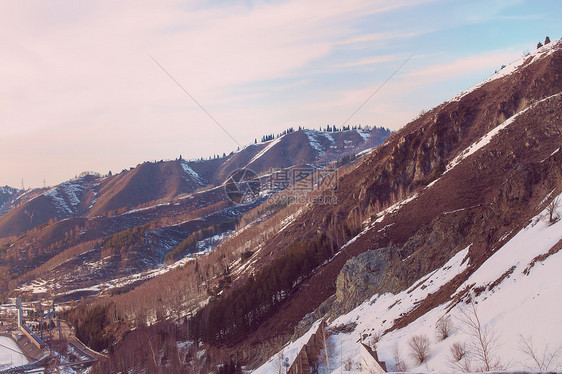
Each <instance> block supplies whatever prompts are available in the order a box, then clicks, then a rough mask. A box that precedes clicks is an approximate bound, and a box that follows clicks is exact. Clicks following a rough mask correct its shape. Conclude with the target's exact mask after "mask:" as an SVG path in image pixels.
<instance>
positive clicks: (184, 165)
mask: <svg viewBox="0 0 562 374" xmlns="http://www.w3.org/2000/svg"><path fill="white" fill-rule="evenodd" d="M181 167H182V168H183V171H184V172H185V174H186V176H187V178H188V179H189V180H190V181H194V182H196V183H197V184H199V185H204V184H205V182H204V181H203V178H201V176H199V174H197V173H196V172H195V170H193V169H192V168H191V167H190V166H189V163H188V162H187V161H184V160H182V161H181Z"/></svg>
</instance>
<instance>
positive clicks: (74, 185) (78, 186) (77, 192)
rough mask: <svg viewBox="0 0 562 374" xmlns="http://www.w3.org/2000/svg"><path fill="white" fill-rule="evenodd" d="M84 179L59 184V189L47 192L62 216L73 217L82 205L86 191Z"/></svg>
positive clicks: (46, 194)
mask: <svg viewBox="0 0 562 374" xmlns="http://www.w3.org/2000/svg"><path fill="white" fill-rule="evenodd" d="M83 182H84V181H83V179H82V178H80V179H77V180H73V181H69V182H64V183H61V184H59V185H58V186H57V187H55V188H53V189H51V190H49V191H47V192H45V194H44V195H45V196H46V197H48V198H49V199H50V200H51V201H52V202H53V204H54V205H55V207H56V209H57V211H58V212H59V213H61V214H64V215H67V216H71V215H74V214H76V212H77V209H78V206H79V205H80V198H81V197H82V195H83V194H84V191H85V190H86V186H84V184H83Z"/></svg>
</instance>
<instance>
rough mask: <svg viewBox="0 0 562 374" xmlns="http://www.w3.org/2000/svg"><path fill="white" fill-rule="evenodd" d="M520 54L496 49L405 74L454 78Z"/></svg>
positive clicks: (508, 61)
mask: <svg viewBox="0 0 562 374" xmlns="http://www.w3.org/2000/svg"><path fill="white" fill-rule="evenodd" d="M520 56H521V52H520V51H519V52H515V51H514V50H509V51H496V52H492V53H486V54H480V55H475V56H467V57H463V58H459V59H456V60H454V61H450V62H443V63H436V64H432V65H429V66H426V67H423V68H420V69H418V70H415V71H413V72H410V73H408V74H406V77H408V78H424V79H425V80H443V79H454V78H455V77H459V76H466V75H470V74H473V73H475V72H481V71H485V70H490V71H491V72H493V69H494V67H496V68H497V69H499V68H500V66H501V65H502V64H503V65H505V64H508V63H510V62H512V61H514V60H515V59H517V58H518V57H520Z"/></svg>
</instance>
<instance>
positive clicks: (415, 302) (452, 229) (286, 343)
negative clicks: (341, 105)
mask: <svg viewBox="0 0 562 374" xmlns="http://www.w3.org/2000/svg"><path fill="white" fill-rule="evenodd" d="M561 73H562V42H561V41H560V40H559V41H555V42H552V43H549V44H547V45H545V46H544V47H541V48H539V49H538V50H536V51H534V52H533V53H530V54H528V55H526V56H524V57H523V58H521V59H520V60H518V61H516V62H514V63H512V64H511V65H508V66H507V67H505V68H503V69H501V70H500V71H499V72H497V73H496V74H494V75H493V76H491V77H490V78H488V79H486V80H485V81H483V82H482V83H480V84H478V85H476V86H475V87H473V88H471V89H469V90H467V91H465V92H463V93H461V94H459V95H457V96H456V97H454V98H452V99H451V100H448V101H446V102H444V103H442V104H441V105H439V106H437V107H435V108H433V109H432V110H430V111H428V112H427V113H424V114H423V115H421V116H420V117H419V118H417V119H415V120H413V121H412V122H410V123H408V124H406V125H405V126H404V127H403V128H402V129H401V130H400V131H398V132H396V133H394V134H392V135H391V136H390V137H388V138H387V139H386V140H384V142H383V143H382V144H381V145H380V146H378V147H375V148H373V149H370V148H371V145H367V144H366V143H367V142H368V141H369V140H367V141H366V142H364V143H363V142H361V143H358V144H355V143H354V141H355V140H354V139H357V141H360V139H359V138H358V137H357V135H359V136H361V135H362V132H359V131H355V130H351V131H342V132H336V133H325V132H324V133H322V132H312V131H310V130H304V131H303V130H300V131H295V132H290V133H288V134H286V135H284V136H283V137H280V138H278V139H273V140H269V141H268V142H265V143H263V144H257V145H256V144H255V145H250V146H248V147H246V148H244V149H243V150H240V151H238V152H237V153H233V154H231V155H229V156H226V157H225V158H224V160H223V161H220V160H221V159H219V158H215V159H213V160H206V161H199V162H195V161H191V162H184V161H183V160H177V161H174V162H175V163H176V165H177V166H178V167H176V168H174V170H180V167H179V166H182V165H184V164H187V165H188V166H189V169H190V170H193V173H191V172H189V173H188V174H190V175H191V176H192V178H191V179H190V180H191V181H194V180H204V181H205V183H207V187H203V188H200V189H198V190H194V192H191V193H185V194H180V195H177V196H175V197H172V198H171V199H169V197H165V198H163V197H161V198H160V200H157V201H153V202H151V203H148V204H147V205H146V206H144V205H141V206H139V207H131V206H127V204H128V203H127V202H122V203H113V204H114V205H113V206H112V208H111V209H114V208H115V207H117V206H123V208H117V209H118V210H117V211H111V210H108V209H109V207H107V208H103V209H102V208H100V211H99V213H96V215H93V216H91V217H90V216H87V214H90V213H86V216H83V217H78V216H76V217H72V218H70V219H63V220H59V221H54V222H51V223H49V224H47V225H45V226H44V227H40V226H37V227H35V228H34V229H33V230H31V231H28V232H27V233H26V234H24V235H22V236H21V237H19V238H17V240H15V241H12V239H10V240H4V242H0V245H3V247H1V248H2V249H3V252H4V258H3V264H6V263H8V264H9V265H10V266H11V267H9V271H11V273H10V274H9V275H10V278H5V279H4V282H3V284H6V286H5V287H6V292H7V293H8V294H11V295H15V294H23V295H25V296H26V297H29V298H33V297H34V295H35V297H37V295H46V294H51V295H53V296H52V297H53V298H54V299H55V300H56V302H57V303H58V304H59V307H60V308H61V309H65V310H66V312H67V313H66V314H65V318H66V319H67V320H68V322H69V323H71V324H72V325H73V326H74V329H75V331H76V334H77V336H78V337H79V338H80V340H82V341H83V342H85V343H86V344H88V345H89V346H90V347H92V348H94V349H97V350H104V352H105V353H106V354H107V355H108V357H106V358H104V359H100V360H99V361H98V362H97V363H96V364H95V365H94V366H93V367H92V368H91V371H90V372H91V373H108V372H135V371H139V372H141V371H146V372H161V371H163V370H165V371H166V372H169V373H175V372H178V373H180V372H194V373H200V372H203V373H208V372H219V370H222V371H225V370H235V369H236V367H237V366H239V365H240V364H242V365H243V366H245V368H246V369H247V370H255V373H256V374H261V373H272V372H279V371H280V370H282V369H283V363H284V362H287V364H288V365H290V366H293V367H295V366H296V365H297V364H298V365H300V366H299V367H300V368H302V365H310V366H312V367H314V368H318V367H319V368H320V370H321V372H322V370H324V371H323V372H326V369H327V368H324V367H323V366H324V365H326V366H327V364H328V363H329V364H330V368H331V371H334V372H337V371H338V370H340V371H343V370H346V371H348V372H353V371H355V372H360V369H358V365H359V364H361V363H362V360H364V359H367V360H370V361H369V362H371V363H373V362H374V355H371V353H369V352H370V351H369V350H368V349H367V350H366V348H361V346H360V345H359V343H364V344H366V345H370V346H371V347H373V348H374V349H375V350H376V351H377V358H378V359H380V360H381V361H385V362H386V364H387V366H388V367H389V368H395V369H396V370H398V371H404V369H405V368H404V365H406V366H407V368H409V369H411V370H414V371H417V372H420V371H427V372H429V371H442V372H444V371H450V370H453V371H458V370H468V371H470V370H476V371H479V370H483V371H492V370H504V369H505V365H504V364H509V365H511V366H509V369H511V370H522V369H524V366H525V365H526V364H532V359H531V358H529V357H528V356H529V353H531V354H532V353H535V357H538V355H541V354H543V353H544V356H545V357H550V356H552V355H553V354H554V357H555V355H556V352H557V351H556V350H557V349H558V347H559V346H562V338H560V336H559V334H557V331H556V329H555V328H553V326H559V325H560V324H561V323H562V320H561V319H560V316H559V313H557V311H558V309H559V307H560V298H559V297H558V289H559V288H558V287H557V286H559V283H560V282H559V281H558V278H559V277H558V274H557V269H558V268H559V265H560V261H561V257H560V256H562V255H561V254H560V249H561V248H562V247H561V245H560V240H561V239H562V237H561V236H560V229H561V224H562V223H561V221H560V215H561V214H562V208H561V207H560V204H559V203H557V201H559V200H560V194H561V192H562V152H560V147H561V145H562V116H561V113H562V74H561ZM354 131H355V132H354ZM338 136H339V137H338ZM372 137H373V135H371V137H370V138H369V139H371V138H372ZM289 139H291V142H288V140H289ZM350 142H351V143H350ZM352 144H353V145H352ZM361 148H363V149H361ZM346 149H348V150H349V151H348V152H345V150H346ZM367 149H368V151H366V152H363V150H367ZM344 154H345V156H344ZM361 155H362V157H359V156H361ZM335 160H338V161H337V162H331V161H335ZM311 163H312V164H313V166H314V167H313V169H314V170H315V172H314V173H311V174H309V175H306V176H305V177H304V178H303V179H300V180H298V181H295V183H293V184H292V185H291V186H288V187H287V188H284V189H268V188H265V189H263V190H260V192H259V194H256V196H257V198H256V199H255V200H253V202H252V203H251V204H247V205H234V204H232V203H231V202H229V201H228V199H226V198H225V197H224V188H223V186H221V184H223V183H224V182H225V181H230V182H232V178H231V179H230V180H228V176H229V175H230V174H231V171H233V170H236V169H237V168H240V167H247V168H248V169H251V170H253V171H254V172H255V173H256V174H257V175H259V177H258V179H259V180H260V181H262V182H263V183H262V186H263V185H266V184H265V181H266V180H268V179H270V178H271V177H272V176H275V175H276V174H275V173H271V170H272V169H277V168H286V169H284V170H282V173H283V174H284V173H291V172H292V171H294V170H297V169H298V168H297V167H298V166H299V165H309V164H311ZM162 164H163V163H162ZM205 165H213V166H214V167H213V168H212V169H211V168H206V167H205ZM336 166H337V169H335V167H336ZM182 168H183V166H182ZM161 170H162V169H161ZM132 171H133V170H131V171H125V172H123V173H122V174H123V175H122V176H121V177H119V176H112V177H111V178H107V179H106V180H98V181H97V182H95V183H100V184H99V186H102V185H104V183H106V184H105V185H104V186H109V183H110V182H111V181H113V180H114V181H115V185H117V184H118V182H119V183H123V186H126V185H129V182H130V179H133V177H132V176H133V174H132V173H131V172H132ZM127 173H131V174H130V175H131V177H130V179H126V178H125V177H126V175H127ZM194 175H197V176H198V177H199V178H200V179H199V178H194V177H193V176H194ZM119 178H121V179H119ZM169 179H170V180H172V181H173V180H175V179H174V178H169ZM253 181H255V179H254V180H253ZM80 183H85V182H80ZM95 183H94V184H93V185H92V189H93V190H94V191H101V190H100V189H99V188H100V187H98V186H95ZM138 183H141V182H138ZM227 184H228V183H226V184H225V185H227ZM133 185H134V184H131V186H133ZM176 185H177V184H174V183H172V184H171V186H176ZM303 186H306V187H307V188H303ZM57 188H58V187H57ZM145 188H146V190H147V191H153V190H151V188H148V187H147V186H145V187H144V188H143V189H142V190H140V191H139V194H143V193H144V189H145ZM174 188H175V187H162V188H161V189H156V190H157V191H159V192H157V193H154V192H150V193H153V195H151V196H152V197H151V198H154V197H158V196H166V194H167V193H172V192H170V191H174ZM193 188H195V186H194V187H193ZM68 189H69V190H72V191H75V190H77V189H75V188H70V187H69V188H68ZM109 190H111V188H109V187H108V191H109ZM117 190H118V189H117V188H116V191H117ZM87 191H88V189H87V188H84V189H83V192H76V194H77V195H76V196H78V194H79V193H80V194H81V195H80V196H87V195H88V193H87ZM131 191H134V190H131ZM178 191H179V190H178ZM131 193H134V192H131ZM173 193H177V192H173ZM173 193H172V194H173ZM104 194H105V193H104ZM63 195H64V194H63V193H62V192H60V193H59V192H57V196H61V199H62V200H65V202H66V201H67V200H68V202H66V204H67V205H68V204H69V203H70V204H71V202H70V201H71V198H69V197H68V196H67V198H65V197H64V196H66V195H64V196H63ZM42 196H43V195H42ZM96 196H98V195H96ZM107 196H117V193H114V194H108V195H107ZM221 196H222V197H221ZM100 198H101V196H98V197H97V201H100ZM124 198H125V197H124V196H123V197H119V198H114V199H115V200H114V201H118V200H120V199H124ZM81 199H83V198H82V197H81V198H79V199H78V200H80V201H82V200H81ZM138 199H140V197H138V198H137V200H138ZM110 200H111V199H108V200H103V199H102V203H103V201H110ZM85 201H90V204H91V202H92V201H94V198H91V199H90V200H88V199H87V198H86V200H85ZM102 203H98V202H95V203H94V205H93V207H95V206H96V204H102ZM85 205H86V203H84V206H85ZM80 206H81V205H80V204H75V209H76V210H75V211H76V212H79V211H80ZM99 206H102V205H99ZM93 207H92V208H91V209H94V208H93ZM55 208H56V207H55ZM16 210H17V208H16ZM16 210H13V211H12V212H14V211H16ZM104 211H105V212H104ZM12 212H10V213H8V214H7V215H4V216H3V217H2V219H4V217H7V216H8V215H9V214H11V213H12ZM73 212H74V211H73ZM89 212H91V210H90V211H89ZM101 212H104V213H103V215H101V214H102V213H101ZM76 214H80V213H76ZM1 222H2V220H0V223H1ZM0 227H1V226H0ZM40 238H49V239H48V242H50V243H54V244H53V245H52V248H51V249H48V250H47V249H46V248H45V246H44V245H38V244H37V243H39V242H41V240H40ZM45 240H47V239H45ZM43 252H46V253H43ZM25 256H27V257H29V258H32V259H33V258H41V261H37V264H34V265H33V266H30V265H26V266H28V267H22V266H21V265H19V264H21V263H25V262H24V261H23V259H24V258H25ZM42 256H43V257H42ZM166 256H167V260H169V261H168V262H167V264H166V265H162V261H163V258H164V260H166ZM4 266H5V265H4ZM0 270H2V269H0ZM4 273H5V272H4ZM0 274H3V272H0ZM104 279H105V280H104ZM90 295H97V296H98V297H96V298H93V297H91V298H88V297H86V299H85V300H84V301H83V302H79V303H78V305H76V306H74V303H73V304H72V305H73V306H72V307H71V306H70V304H68V303H67V302H68V301H69V300H74V301H75V300H76V299H77V298H79V297H80V296H90ZM530 316H533V317H535V318H531V317H530ZM463 318H464V319H463ZM443 325H445V328H443V327H442V326H443ZM447 325H448V326H449V327H446V326H447ZM322 326H326V328H323V327H322ZM440 326H441V327H440ZM443 330H446V334H445V333H444V332H443ZM436 332H440V333H441V334H440V335H441V336H440V337H437V338H436ZM474 337H480V338H481V339H480V340H479V341H474V339H473V338H474ZM533 338H534V342H535V343H534V345H533ZM504 339H505V340H504ZM309 341H310V342H312V344H310V345H307V342H309ZM484 341H485V342H487V343H486V344H479V343H482V342H484ZM463 342H465V345H463V344H462V343H463ZM539 342H540V343H539ZM543 342H548V343H551V345H550V346H549V347H547V346H546V344H545V343H543ZM455 343H459V344H458V345H455ZM499 343H501V345H500V344H499ZM525 343H526V344H525ZM323 345H325V349H323V352H324V353H321V352H320V351H319V346H323ZM412 346H414V347H416V346H417V347H418V348H417V349H413V348H411V347H412ZM479 346H480V348H479ZM521 346H523V348H521ZM486 347H488V348H486ZM525 347H526V348H525ZM365 352H367V354H368V355H369V356H368V357H366V356H365ZM322 354H323V355H325V356H326V355H327V356H328V357H327V359H326V358H324V359H323V358H322ZM451 355H452V356H451ZM455 356H456V357H455ZM369 357H370V358H369ZM450 357H452V360H451V359H450ZM555 358H556V357H555ZM539 361H540V360H539ZM543 361H544V360H543ZM551 361H552V363H556V360H551ZM450 365H451V366H450ZM539 366H540V365H539ZM164 368H165V369H164ZM553 368H554V369H556V367H555V366H550V367H545V366H544V365H543V366H542V367H538V368H528V369H533V370H552V369H553Z"/></svg>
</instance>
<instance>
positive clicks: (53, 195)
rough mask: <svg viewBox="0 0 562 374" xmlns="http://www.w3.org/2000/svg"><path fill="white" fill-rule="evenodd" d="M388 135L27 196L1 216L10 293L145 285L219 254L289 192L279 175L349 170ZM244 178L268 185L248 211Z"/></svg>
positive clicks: (330, 138) (292, 146) (291, 143)
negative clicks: (345, 163)
mask: <svg viewBox="0 0 562 374" xmlns="http://www.w3.org/2000/svg"><path fill="white" fill-rule="evenodd" d="M389 134H390V131H388V130H386V129H382V128H373V129H348V130H346V131H331V132H322V131H314V130H298V131H288V132H286V133H284V134H283V135H280V136H278V137H277V138H275V139H273V140H269V141H267V142H264V143H259V144H258V143H256V144H251V145H249V146H247V147H245V148H243V149H242V150H239V151H238V152H236V153H234V152H233V153H232V154H230V155H228V156H226V155H225V156H224V157H215V158H213V159H209V160H196V161H186V160H183V159H181V158H180V159H178V160H174V161H160V162H153V163H150V162H145V163H143V164H140V165H138V166H137V167H135V168H131V169H130V170H124V171H122V172H121V173H118V174H116V175H109V176H104V177H102V176H99V175H95V174H93V173H89V174H88V173H85V174H84V175H82V176H81V177H79V178H76V179H73V180H70V181H67V182H64V183H61V184H60V185H58V186H55V187H53V188H50V189H41V190H31V191H27V192H25V193H21V192H20V197H19V200H17V199H16V200H14V201H16V202H17V203H16V204H12V205H13V206H12V207H11V209H9V210H8V211H7V212H6V213H5V214H4V215H2V216H0V235H1V237H0V255H1V260H2V266H3V269H4V270H5V271H4V274H5V275H3V278H2V279H1V280H3V281H4V283H3V284H2V289H3V290H4V292H7V293H8V294H10V293H13V292H19V293H24V294H27V295H28V296H30V297H33V298H36V297H39V296H40V295H41V294H43V293H45V292H46V291H47V290H48V292H49V293H50V294H51V295H52V296H53V297H54V298H55V299H57V300H59V301H62V300H70V299H72V298H79V297H80V296H91V295H97V294H100V293H103V292H110V293H113V292H116V289H128V288H130V287H132V285H131V283H132V284H133V285H138V284H139V283H142V282H144V281H145V280H147V279H149V278H152V277H154V276H156V275H158V274H160V273H162V272H167V271H169V270H171V269H173V268H174V266H178V265H177V264H176V265H174V263H175V262H176V261H178V260H181V259H182V258H183V257H185V256H191V257H192V256H193V255H194V253H199V252H204V251H205V248H207V246H209V245H211V244H213V243H214V244H217V243H218V242H219V241H220V240H221V238H222V237H224V236H225V235H226V233H228V232H230V231H232V230H233V229H234V228H235V226H236V225H237V222H238V220H239V217H241V215H242V214H244V213H245V212H247V211H250V210H252V209H253V208H255V207H256V206H258V205H259V204H260V203H262V202H264V201H266V200H267V199H268V198H270V197H271V196H272V195H273V194H275V193H277V192H279V191H280V190H282V189H283V188H285V187H286V186H276V187H271V186H269V187H268V185H267V183H266V182H267V180H268V179H271V178H272V176H274V175H276V174H275V173H289V172H290V170H291V169H294V168H301V169H302V168H304V169H306V170H316V169H318V168H323V167H325V166H326V165H329V164H330V163H332V162H334V160H336V161H337V162H340V163H341V159H342V158H344V159H345V158H350V157H351V156H353V158H354V157H356V156H355V155H356V154H357V153H361V152H363V151H364V150H366V149H370V148H372V147H374V146H376V145H378V144H380V143H381V142H382V141H384V140H385V139H386V137H387V136H388V135H389ZM240 168H245V170H251V171H253V172H254V173H255V174H253V175H260V176H259V177H258V184H262V188H261V190H260V191H258V192H259V193H258V194H256V195H255V196H253V199H252V201H249V202H248V203H245V204H236V203H235V202H233V201H231V199H230V197H229V196H228V195H227V193H226V192H227V189H228V186H227V185H225V183H226V182H227V181H228V178H229V176H230V174H231V173H232V172H233V171H235V170H237V169H240ZM272 172H274V173H273V174H272ZM293 182H294V181H293ZM10 191H11V190H10ZM14 193H15V192H14ZM25 195H28V196H30V198H28V199H27V200H25V199H23V197H24V196H25ZM281 207H282V206H277V207H273V208H272V209H271V212H273V211H275V210H276V209H277V210H278V209H280V208H281ZM271 212H270V213H271ZM165 264H168V265H169V266H168V265H166V266H164V265H165ZM163 266H164V268H163ZM84 274H88V277H84ZM8 279H9V280H10V281H9V282H8ZM46 283H47V284H50V286H49V287H46V288H45V287H43V286H41V287H35V286H36V285H38V284H46ZM102 285H103V286H102Z"/></svg>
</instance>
